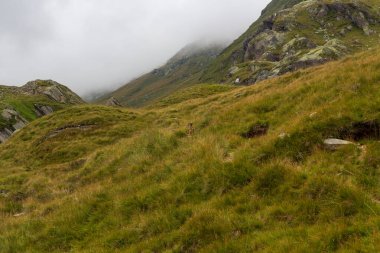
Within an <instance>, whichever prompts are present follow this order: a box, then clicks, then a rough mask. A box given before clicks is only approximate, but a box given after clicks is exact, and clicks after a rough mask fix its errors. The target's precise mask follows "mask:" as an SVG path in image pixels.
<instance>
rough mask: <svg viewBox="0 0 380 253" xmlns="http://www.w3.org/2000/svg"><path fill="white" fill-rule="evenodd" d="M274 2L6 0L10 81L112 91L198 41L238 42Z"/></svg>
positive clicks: (1, 62) (3, 17) (1, 43)
mask: <svg viewBox="0 0 380 253" xmlns="http://www.w3.org/2000/svg"><path fill="white" fill-rule="evenodd" d="M268 2H269V1H261V0H260V1H259V0H253V1H252V0H238V1H231V0H222V1H220V0H207V1H201V0H195V1H190V0H185V1H176V0H162V1H154V0H143V1H122V0H115V1H111V2H108V1H101V0H94V1H88V0H85V1H74V0H68V1H59V0H36V1H33V2H32V1H27V0H17V1H4V0H1V1H0V22H1V24H2V25H1V27H0V55H1V56H2V57H1V59H0V75H1V82H2V84H6V85H22V84H24V83H26V82H27V81H29V80H35V79H54V80H57V81H59V82H62V83H66V84H68V85H69V87H70V88H71V89H73V90H74V91H75V92H77V93H79V94H80V95H86V94H89V93H93V92H97V91H98V90H101V91H103V90H112V89H114V88H116V87H118V86H121V85H122V84H124V83H125V82H127V81H129V80H131V79H133V78H136V77H138V76H139V75H141V74H143V73H146V72H148V71H150V70H151V69H153V68H156V67H159V66H160V65H162V64H164V63H165V62H166V60H167V59H169V58H170V57H171V56H172V55H174V54H175V53H176V52H177V51H178V50H180V49H181V48H182V47H183V46H185V45H187V44H189V43H191V42H193V41H197V40H207V41H232V40H233V39H235V38H236V37H238V36H239V35H240V34H241V33H242V32H243V31H244V30H245V29H246V28H247V27H248V26H249V25H250V24H251V23H252V22H253V21H254V20H255V19H256V18H257V17H258V16H259V14H260V11H261V10H262V9H263V8H264V6H265V5H266V4H267V3H268Z"/></svg>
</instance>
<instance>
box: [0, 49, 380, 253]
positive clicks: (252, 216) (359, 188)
mask: <svg viewBox="0 0 380 253" xmlns="http://www.w3.org/2000/svg"><path fill="white" fill-rule="evenodd" d="M205 87H206V86H205ZM379 87H380V49H377V50H371V51H368V52H366V53H362V54H358V55H355V56H353V57H350V58H347V59H344V60H342V61H338V62H332V63H328V64H326V65H324V66H319V67H314V68H311V69H307V70H300V71H297V72H294V73H292V74H287V75H284V76H282V77H279V78H275V79H271V80H267V81H264V82H261V83H259V84H257V85H255V86H252V87H244V88H235V89H231V90H228V88H226V89H224V88H223V89H221V90H218V89H219V88H218V89H216V86H213V85H211V86H209V88H210V89H211V90H213V91H211V92H210V93H209V94H210V96H207V97H203V96H201V97H199V98H195V99H188V98H187V97H186V94H191V93H194V94H196V91H194V90H188V91H186V92H183V93H177V95H173V97H174V98H173V99H167V100H164V101H163V102H162V104H160V103H158V104H157V105H156V107H154V106H152V107H151V108H150V109H144V110H142V109H141V110H134V111H133V110H128V109H118V108H107V107H102V106H94V105H83V106H77V107H71V108H69V109H65V110H62V111H59V112H57V113H55V114H52V115H49V116H47V117H44V118H42V119H38V120H36V121H34V122H33V123H31V124H30V125H29V126H27V127H26V128H24V129H23V130H21V131H19V132H18V133H17V134H15V135H14V136H13V137H12V139H11V140H10V141H9V142H7V143H6V144H5V145H1V146H0V216H1V220H2V222H1V223H0V251H1V252H68V251H71V252H253V251H260V252H285V251H287V252H334V251H337V252H379V251H380V247H379V245H380V218H379V214H380V204H379V203H380V190H379V189H380V182H379V179H380V177H379V176H380V175H379V173H380V172H379V168H380V167H379V166H380V161H379V155H380V154H379V150H380V144H379V139H380V132H379V129H380V128H379V124H380V114H379V112H380V108H379V105H380V88H379ZM194 89H195V88H194ZM202 93H203V92H202ZM189 123H192V124H193V127H194V128H193V129H191V130H190V131H189V129H188V125H189ZM188 133H190V134H188ZM326 138H341V139H345V140H349V141H352V142H353V143H355V144H352V145H346V146H342V147H340V148H338V149H337V150H332V149H331V148H326V147H325V145H324V144H323V142H324V140H325V139H326ZM15 154H23V155H17V156H16V155H15Z"/></svg>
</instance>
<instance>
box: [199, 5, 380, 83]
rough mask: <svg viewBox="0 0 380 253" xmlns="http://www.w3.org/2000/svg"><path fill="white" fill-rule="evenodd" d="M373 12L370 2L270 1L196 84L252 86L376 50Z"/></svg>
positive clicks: (377, 21)
mask: <svg viewBox="0 0 380 253" xmlns="http://www.w3.org/2000/svg"><path fill="white" fill-rule="evenodd" d="M379 7H380V3H379V1H374V0H359V1H356V0H355V1H354V0H345V1H337V0H309V1H300V0H298V1H289V0H288V1H287V0H274V1H273V2H271V3H270V4H269V5H268V7H267V8H266V9H265V10H264V11H263V14H262V16H261V17H260V18H259V20H258V21H256V22H255V23H254V24H253V25H252V26H251V27H250V28H249V30H248V31H247V32H246V33H245V34H243V35H242V36H241V37H240V38H239V39H238V40H236V41H235V42H234V43H233V44H232V45H231V46H229V47H228V48H227V49H226V50H225V51H223V52H222V53H221V55H220V56H219V57H218V58H217V59H216V60H215V61H214V62H213V63H212V64H211V65H210V66H209V68H208V70H207V71H205V72H204V75H203V76H202V78H201V80H202V81H203V82H227V83H233V82H235V81H236V80H238V82H239V83H241V84H253V83H255V82H257V81H260V80H264V79H267V78H270V77H274V76H278V75H281V74H284V73H286V72H289V71H294V70H296V69H299V68H305V67H310V66H313V65H318V64H322V63H325V62H327V61H331V60H336V59H339V58H342V57H344V56H346V55H349V54H353V53H355V52H358V51H361V50H366V49H368V48H371V47H373V46H376V45H378V44H379V42H380V38H379V33H380V10H379Z"/></svg>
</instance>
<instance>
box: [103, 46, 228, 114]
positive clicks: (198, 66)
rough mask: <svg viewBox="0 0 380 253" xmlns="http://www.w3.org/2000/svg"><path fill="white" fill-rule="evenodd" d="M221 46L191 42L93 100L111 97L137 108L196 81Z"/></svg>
mask: <svg viewBox="0 0 380 253" xmlns="http://www.w3.org/2000/svg"><path fill="white" fill-rule="evenodd" d="M222 49H223V46H221V45H214V44H211V45H202V44H191V45H189V46H187V47H185V48H183V49H182V50H181V51H180V52H178V53H177V54H176V55H175V56H174V57H173V58H171V59H170V60H169V61H168V62H167V63H166V64H165V65H164V66H162V67H160V68H158V69H155V70H153V71H152V72H150V73H148V74H145V75H143V76H141V77H139V78H137V79H135V80H133V81H131V82H130V83H127V84H126V85H124V86H122V87H121V88H119V89H118V90H116V91H114V92H112V93H110V94H107V95H105V96H103V97H101V98H100V99H98V100H97V102H100V103H104V102H105V101H106V100H107V99H109V98H110V97H115V98H116V99H117V100H118V101H120V103H121V104H123V105H125V106H130V107H141V106H144V105H148V104H151V103H152V102H154V101H157V100H159V99H160V98H162V97H165V96H167V95H170V94H171V93H173V92H175V91H177V90H180V89H182V88H186V87H189V86H191V85H194V84H197V83H199V78H200V76H201V74H202V72H203V70H204V69H205V68H206V67H207V66H208V65H209V64H210V63H211V61H212V60H213V59H214V58H215V57H216V56H217V55H218V54H219V53H220V51H221V50H222Z"/></svg>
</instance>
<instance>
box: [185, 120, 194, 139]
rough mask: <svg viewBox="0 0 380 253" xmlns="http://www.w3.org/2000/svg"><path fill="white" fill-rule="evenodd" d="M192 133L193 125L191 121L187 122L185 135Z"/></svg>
mask: <svg viewBox="0 0 380 253" xmlns="http://www.w3.org/2000/svg"><path fill="white" fill-rule="evenodd" d="M193 134H194V127H193V123H189V124H188V125H187V135H188V136H192V135H193Z"/></svg>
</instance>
